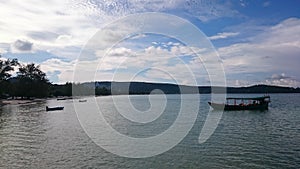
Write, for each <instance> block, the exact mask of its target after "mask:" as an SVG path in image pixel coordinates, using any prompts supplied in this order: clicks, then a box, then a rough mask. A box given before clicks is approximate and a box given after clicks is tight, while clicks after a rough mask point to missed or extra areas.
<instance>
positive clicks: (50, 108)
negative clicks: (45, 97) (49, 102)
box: [46, 106, 64, 111]
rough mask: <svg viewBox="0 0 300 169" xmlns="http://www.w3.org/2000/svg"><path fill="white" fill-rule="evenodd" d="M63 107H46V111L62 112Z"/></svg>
mask: <svg viewBox="0 0 300 169" xmlns="http://www.w3.org/2000/svg"><path fill="white" fill-rule="evenodd" d="M63 109H64V107H48V106H46V111H56V110H63Z"/></svg>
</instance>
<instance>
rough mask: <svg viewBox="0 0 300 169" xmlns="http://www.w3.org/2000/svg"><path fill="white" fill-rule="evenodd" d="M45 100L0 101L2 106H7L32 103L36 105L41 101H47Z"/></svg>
mask: <svg viewBox="0 0 300 169" xmlns="http://www.w3.org/2000/svg"><path fill="white" fill-rule="evenodd" d="M46 100H47V98H45V99H24V100H22V99H0V106H5V105H19V104H30V103H36V102H41V101H46Z"/></svg>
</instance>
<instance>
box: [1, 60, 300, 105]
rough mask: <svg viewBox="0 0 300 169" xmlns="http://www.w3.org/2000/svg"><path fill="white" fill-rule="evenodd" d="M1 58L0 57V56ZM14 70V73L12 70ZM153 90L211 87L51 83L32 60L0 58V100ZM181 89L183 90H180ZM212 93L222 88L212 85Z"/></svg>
mask: <svg viewBox="0 0 300 169" xmlns="http://www.w3.org/2000/svg"><path fill="white" fill-rule="evenodd" d="M0 57H1V56H0ZM16 68H17V69H18V71H17V73H16V76H12V73H11V72H12V71H14V70H15V69H16ZM155 89H158V90H160V91H162V92H163V93H165V94H197V93H200V94H209V93H211V92H212V87H211V86H186V85H177V84H168V83H146V82H109V81H102V82H101V81H100V82H98V81H97V82H85V83H71V82H67V83H65V84H53V83H51V82H49V80H48V79H47V76H46V73H44V72H43V71H41V70H40V67H39V65H36V64H34V63H29V64H20V63H19V62H18V60H17V59H12V60H10V59H3V58H2V59H0V99H8V98H9V99H34V98H48V97H61V96H73V95H78V96H82V95H97V96H101V95H123V94H130V95H142V94H150V93H151V92H153V91H154V90H155ZM181 89H183V90H182V91H181ZM214 89H216V90H213V92H218V91H223V90H218V89H224V88H222V87H215V88H214ZM226 91H227V93H300V88H299V87H298V88H292V87H281V86H269V85H254V86H249V87H226Z"/></svg>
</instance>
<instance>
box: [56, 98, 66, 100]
mask: <svg viewBox="0 0 300 169" xmlns="http://www.w3.org/2000/svg"><path fill="white" fill-rule="evenodd" d="M56 100H67V99H66V98H57V99H56Z"/></svg>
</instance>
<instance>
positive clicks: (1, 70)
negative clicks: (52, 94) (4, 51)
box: [0, 56, 50, 98]
mask: <svg viewBox="0 0 300 169" xmlns="http://www.w3.org/2000/svg"><path fill="white" fill-rule="evenodd" d="M0 59H1V60H0V94H1V98H6V97H13V98H14V97H21V98H33V97H37V98H42V97H47V96H48V94H49V85H50V82H49V80H48V79H47V77H46V74H45V73H44V72H43V71H41V70H40V66H39V65H36V64H34V63H29V64H21V63H19V62H18V60H17V59H12V60H11V59H4V58H1V56H0ZM15 69H17V72H16V76H12V72H13V71H15Z"/></svg>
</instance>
